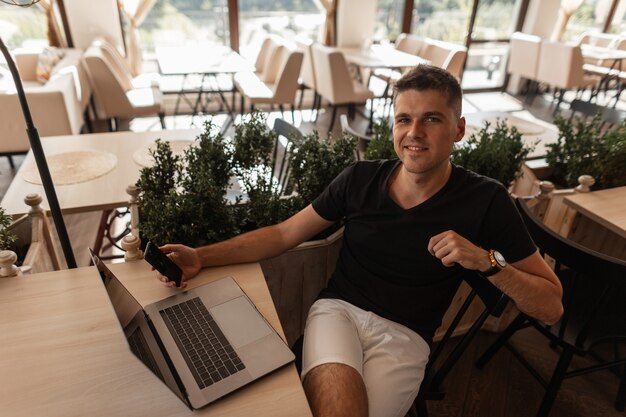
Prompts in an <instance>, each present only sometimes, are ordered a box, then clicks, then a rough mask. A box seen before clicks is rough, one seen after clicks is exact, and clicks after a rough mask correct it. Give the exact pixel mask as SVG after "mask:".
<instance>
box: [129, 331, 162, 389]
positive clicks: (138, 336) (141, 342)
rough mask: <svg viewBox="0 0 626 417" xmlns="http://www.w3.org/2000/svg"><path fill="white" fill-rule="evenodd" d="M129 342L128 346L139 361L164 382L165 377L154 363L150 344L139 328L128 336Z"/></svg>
mask: <svg viewBox="0 0 626 417" xmlns="http://www.w3.org/2000/svg"><path fill="white" fill-rule="evenodd" d="M127 340H128V344H129V345H130V350H131V351H132V352H133V354H134V355H135V356H136V357H138V358H139V360H141V362H143V364H144V365H146V366H147V367H148V368H149V369H150V370H151V371H152V373H154V374H155V375H156V376H158V377H159V378H160V379H161V380H162V381H163V375H161V371H160V370H159V367H158V366H157V364H156V362H155V361H154V357H153V356H152V353H151V352H150V348H149V347H148V343H147V342H146V339H145V337H144V336H143V333H141V330H140V329H139V327H137V328H136V329H135V331H134V332H132V333H131V335H130V336H128V338H127Z"/></svg>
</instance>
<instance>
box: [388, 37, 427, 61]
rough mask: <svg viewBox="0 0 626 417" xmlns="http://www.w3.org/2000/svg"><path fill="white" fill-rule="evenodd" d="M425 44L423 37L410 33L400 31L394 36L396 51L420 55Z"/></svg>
mask: <svg viewBox="0 0 626 417" xmlns="http://www.w3.org/2000/svg"><path fill="white" fill-rule="evenodd" d="M425 46H426V40H425V38H423V37H421V36H417V35H412V34H410V33H401V34H399V35H398V37H397V38H396V42H395V48H396V49H397V50H398V51H402V52H406V53H407V54H413V55H418V56H421V54H422V51H423V49H424V47H425Z"/></svg>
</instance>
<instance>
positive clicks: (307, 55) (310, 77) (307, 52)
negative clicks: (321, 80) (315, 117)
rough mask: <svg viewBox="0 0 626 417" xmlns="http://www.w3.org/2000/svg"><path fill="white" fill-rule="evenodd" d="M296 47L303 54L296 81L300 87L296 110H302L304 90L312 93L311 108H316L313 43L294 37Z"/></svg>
mask: <svg viewBox="0 0 626 417" xmlns="http://www.w3.org/2000/svg"><path fill="white" fill-rule="evenodd" d="M296 45H297V46H298V49H299V50H300V51H302V53H303V54H304V55H303V57H302V68H301V69H300V79H299V80H298V84H299V86H300V102H299V103H298V108H299V109H302V99H303V97H304V90H306V89H310V90H311V91H313V105H312V108H317V100H318V94H317V88H316V82H315V67H314V65H313V52H312V47H313V41H312V40H311V39H309V38H304V37H302V36H299V37H296Z"/></svg>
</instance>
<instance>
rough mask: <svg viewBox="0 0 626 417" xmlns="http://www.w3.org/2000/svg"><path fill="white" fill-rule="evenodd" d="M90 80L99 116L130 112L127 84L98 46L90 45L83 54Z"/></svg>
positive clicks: (107, 116) (105, 116) (108, 116)
mask: <svg viewBox="0 0 626 417" xmlns="http://www.w3.org/2000/svg"><path fill="white" fill-rule="evenodd" d="M83 58H84V60H85V65H86V67H87V72H88V74H89V78H90V81H91V85H92V88H93V91H94V93H95V100H96V104H97V109H98V113H99V115H98V116H99V117H100V118H102V119H106V118H110V117H116V116H118V115H120V114H132V112H133V108H132V105H131V104H130V101H129V100H128V97H127V96H126V92H127V91H129V90H128V89H127V87H128V85H127V83H126V82H125V81H124V78H123V77H120V74H119V72H118V71H116V70H115V69H114V68H115V64H113V63H112V62H111V61H110V60H109V59H108V58H107V56H106V54H105V52H104V51H103V49H102V48H101V47H100V46H97V45H91V46H90V47H89V48H88V49H87V50H86V51H85V54H84V56H83Z"/></svg>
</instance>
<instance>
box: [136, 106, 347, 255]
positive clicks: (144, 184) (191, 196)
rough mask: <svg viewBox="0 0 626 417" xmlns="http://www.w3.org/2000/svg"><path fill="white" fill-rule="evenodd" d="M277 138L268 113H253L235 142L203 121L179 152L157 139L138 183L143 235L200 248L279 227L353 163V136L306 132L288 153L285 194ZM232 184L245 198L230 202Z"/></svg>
mask: <svg viewBox="0 0 626 417" xmlns="http://www.w3.org/2000/svg"><path fill="white" fill-rule="evenodd" d="M276 140H277V135H276V133H275V132H274V131H273V130H271V129H269V127H268V126H267V123H266V119H265V117H264V116H263V115H262V114H261V113H253V114H252V115H250V116H249V119H248V120H246V121H243V122H241V123H239V124H238V125H236V126H235V135H234V138H233V140H232V141H231V140H229V139H228V138H225V137H224V136H223V135H222V134H221V133H219V130H218V129H217V127H216V126H215V125H213V124H212V123H211V122H208V123H206V124H205V126H204V130H203V132H202V134H200V136H198V138H196V142H195V144H194V146H191V147H189V148H188V149H187V150H186V151H185V152H184V154H183V155H182V156H176V155H174V154H173V153H172V150H171V147H170V146H169V143H168V142H163V141H157V147H156V149H155V150H154V151H151V153H152V156H153V158H154V164H153V165H152V166H150V167H146V168H144V169H142V171H141V175H140V178H139V180H138V182H137V187H138V188H139V200H138V204H139V212H140V216H139V218H140V223H139V229H140V230H141V232H142V234H143V236H144V237H147V238H148V239H151V240H153V241H155V242H156V243H157V244H163V243H166V242H177V243H183V244H186V245H190V246H197V245H201V244H208V243H212V242H217V241H221V240H224V239H227V238H230V237H232V236H234V235H236V234H239V233H241V232H245V231H249V230H252V229H255V228H258V227H263V226H268V225H272V224H276V223H278V222H280V221H282V220H284V219H286V218H288V217H289V216H291V215H293V214H295V213H296V212H297V211H299V210H300V209H302V208H304V207H305V206H306V205H307V204H309V203H310V202H311V201H312V200H313V199H314V198H315V197H317V195H318V194H319V193H321V192H322V190H323V189H324V188H325V187H326V186H327V185H328V184H329V183H330V181H332V179H333V178H335V176H337V175H338V174H339V173H340V172H341V171H342V170H343V169H344V168H346V167H347V166H348V165H349V164H350V163H352V162H353V161H354V140H351V139H350V138H343V137H342V138H339V139H337V140H334V141H331V140H330V139H327V140H323V141H322V140H320V139H319V137H318V136H317V134H313V135H309V136H307V137H305V139H304V140H303V141H302V142H301V143H298V144H295V147H294V148H293V150H292V153H291V155H290V164H291V167H292V173H291V176H290V188H291V189H293V190H294V191H295V192H294V193H293V194H292V195H290V196H288V197H285V196H283V195H282V194H283V193H282V192H281V190H280V188H279V186H278V184H277V183H276V181H275V179H274V178H273V175H272V172H273V163H274V161H273V158H274V155H273V154H274V146H275V143H276ZM235 183H237V184H238V185H240V187H241V190H242V191H243V193H242V194H243V196H240V197H237V198H235V199H234V200H233V199H232V198H231V199H230V200H229V199H228V198H227V192H228V190H229V188H231V187H232V185H233V184H235ZM244 196H245V197H244Z"/></svg>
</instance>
